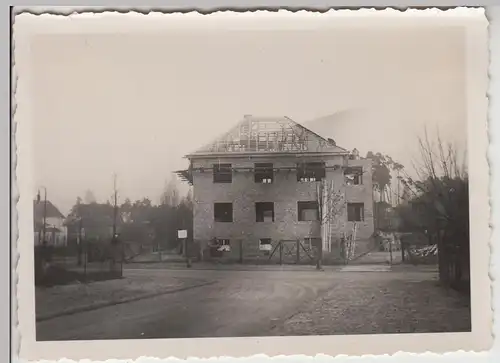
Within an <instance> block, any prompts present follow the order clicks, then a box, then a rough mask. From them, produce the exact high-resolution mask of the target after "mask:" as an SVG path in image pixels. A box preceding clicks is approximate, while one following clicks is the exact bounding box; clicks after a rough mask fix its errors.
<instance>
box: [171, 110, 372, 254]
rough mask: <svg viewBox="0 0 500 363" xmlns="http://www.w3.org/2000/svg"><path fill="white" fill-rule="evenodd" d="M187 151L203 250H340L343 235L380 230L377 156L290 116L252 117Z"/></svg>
mask: <svg viewBox="0 0 500 363" xmlns="http://www.w3.org/2000/svg"><path fill="white" fill-rule="evenodd" d="M187 158H188V159H189V161H190V168H189V169H188V170H186V171H182V172H179V173H180V174H181V175H182V176H183V177H184V178H185V179H187V180H189V182H190V183H191V184H192V185H193V201H194V207H193V208H194V211H193V213H194V218H193V224H194V226H193V238H194V240H195V241H196V243H197V245H198V246H200V250H201V251H202V254H203V256H210V257H212V256H214V255H218V256H233V257H237V256H239V257H240V258H249V257H263V256H268V255H270V254H271V253H273V251H274V250H275V249H276V246H277V245H278V243H279V242H280V241H282V242H286V243H292V245H294V246H295V253H297V250H303V251H302V252H304V253H306V254H308V255H310V254H311V253H312V250H313V246H323V247H322V248H323V250H324V251H326V252H332V253H336V251H338V248H339V241H340V238H341V236H342V235H343V234H349V233H350V234H352V233H353V230H354V228H355V229H356V231H355V236H356V239H357V240H360V241H361V240H369V239H370V237H371V236H372V234H373V232H374V224H373V192H372V178H371V172H372V171H371V161H370V160H366V159H359V158H358V157H357V155H353V154H352V153H351V152H348V151H347V150H345V149H343V148H341V147H339V146H337V145H335V142H334V141H333V140H331V139H325V138H323V137H321V136H319V135H317V134H315V133H313V132H312V131H310V130H308V129H306V128H304V127H303V126H301V125H300V124H298V123H296V122H294V121H292V120H291V119H288V118H256V117H252V116H246V117H245V118H244V120H243V121H242V122H240V123H239V124H238V125H237V126H236V127H235V128H233V129H232V130H230V131H229V132H228V133H226V134H225V135H223V136H222V137H220V138H218V139H217V140H215V141H214V142H212V143H211V144H209V145H207V146H205V147H203V148H201V149H199V150H197V151H196V152H194V153H191V154H189V155H187ZM295 242H297V244H295ZM299 243H300V246H302V247H300V246H299ZM282 248H283V247H282ZM285 249H287V247H285ZM214 251H216V253H214ZM308 251H309V252H308ZM299 252H300V253H302V252H301V251H299ZM280 253H282V254H283V251H281V252H280Z"/></svg>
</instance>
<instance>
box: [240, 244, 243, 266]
mask: <svg viewBox="0 0 500 363" xmlns="http://www.w3.org/2000/svg"><path fill="white" fill-rule="evenodd" d="M240 263H243V240H242V239H240Z"/></svg>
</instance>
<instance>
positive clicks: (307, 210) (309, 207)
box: [297, 201, 319, 221]
mask: <svg viewBox="0 0 500 363" xmlns="http://www.w3.org/2000/svg"><path fill="white" fill-rule="evenodd" d="M297 211H298V217H299V221H317V220H319V206H318V202H316V201H311V202H297Z"/></svg>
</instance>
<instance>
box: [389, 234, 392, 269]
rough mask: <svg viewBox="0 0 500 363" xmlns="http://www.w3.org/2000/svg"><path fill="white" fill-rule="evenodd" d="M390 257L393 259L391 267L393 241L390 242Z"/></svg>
mask: <svg viewBox="0 0 500 363" xmlns="http://www.w3.org/2000/svg"><path fill="white" fill-rule="evenodd" d="M389 255H390V258H391V266H392V240H389Z"/></svg>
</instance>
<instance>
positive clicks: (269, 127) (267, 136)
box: [204, 116, 310, 152]
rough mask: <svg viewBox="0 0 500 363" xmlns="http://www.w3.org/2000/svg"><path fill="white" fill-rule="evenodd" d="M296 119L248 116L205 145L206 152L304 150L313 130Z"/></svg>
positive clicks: (306, 148) (306, 149)
mask: <svg viewBox="0 0 500 363" xmlns="http://www.w3.org/2000/svg"><path fill="white" fill-rule="evenodd" d="M308 131H309V130H307V129H305V128H304V127H302V126H300V125H299V124H297V123H296V122H294V121H293V120H291V119H289V118H286V117H283V118H269V119H266V118H258V119H256V118H253V117H248V116H247V117H245V119H244V120H243V121H242V122H240V123H239V124H238V125H236V127H234V128H233V129H232V130H231V131H230V132H228V133H227V134H225V135H224V136H223V137H221V138H218V139H217V140H216V141H215V142H213V143H211V144H210V145H208V146H207V147H205V148H204V149H205V150H204V151H206V152H290V151H291V152H304V151H308V149H309V148H308V137H309V134H310V132H308Z"/></svg>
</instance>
